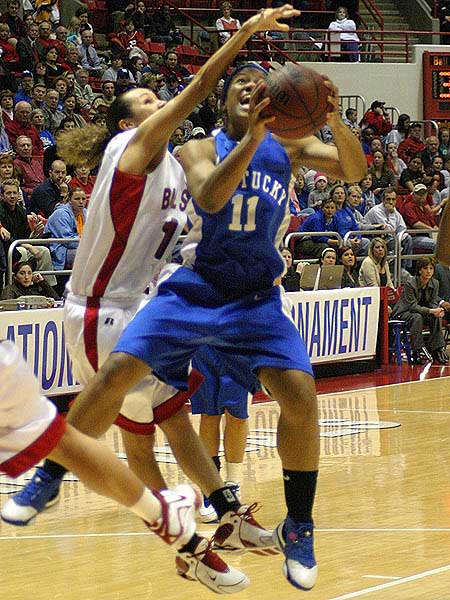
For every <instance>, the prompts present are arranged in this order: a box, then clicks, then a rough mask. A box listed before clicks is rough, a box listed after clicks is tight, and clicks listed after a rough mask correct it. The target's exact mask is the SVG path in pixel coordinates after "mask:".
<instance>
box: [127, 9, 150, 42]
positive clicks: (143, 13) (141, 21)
mask: <svg viewBox="0 0 450 600" xmlns="http://www.w3.org/2000/svg"><path fill="white" fill-rule="evenodd" d="M125 17H126V18H127V19H128V18H131V19H132V21H133V23H134V26H135V28H136V30H137V31H140V32H141V33H143V34H144V38H145V39H147V38H148V39H150V40H152V39H153V38H154V36H155V24H154V22H153V18H152V16H151V15H150V14H149V12H148V11H147V7H146V6H145V3H144V2H138V3H137V4H136V7H134V6H131V7H130V5H129V6H128V8H127V9H125Z"/></svg>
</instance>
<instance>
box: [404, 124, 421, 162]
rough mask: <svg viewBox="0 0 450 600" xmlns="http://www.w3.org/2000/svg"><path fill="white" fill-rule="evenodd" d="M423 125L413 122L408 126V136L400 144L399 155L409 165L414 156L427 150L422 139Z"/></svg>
mask: <svg viewBox="0 0 450 600" xmlns="http://www.w3.org/2000/svg"><path fill="white" fill-rule="evenodd" d="M421 135H422V125H421V124H420V123H411V125H410V126H409V128H408V135H407V137H406V138H405V139H404V140H402V141H401V142H400V144H399V145H398V155H399V157H400V158H401V159H402V160H403V161H404V162H405V163H406V164H407V165H408V164H409V162H410V160H411V159H412V157H413V156H416V155H417V154H419V155H420V153H421V152H423V150H425V144H424V143H423V142H422V139H421Z"/></svg>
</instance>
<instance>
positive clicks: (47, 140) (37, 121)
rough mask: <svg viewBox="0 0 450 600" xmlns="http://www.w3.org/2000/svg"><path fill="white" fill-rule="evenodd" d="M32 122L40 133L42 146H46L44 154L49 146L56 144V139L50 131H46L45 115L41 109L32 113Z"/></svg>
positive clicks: (36, 109)
mask: <svg viewBox="0 0 450 600" xmlns="http://www.w3.org/2000/svg"><path fill="white" fill-rule="evenodd" d="M31 122H32V123H33V125H34V126H35V127H36V129H37V130H38V132H39V137H40V138H41V141H42V144H43V146H44V152H45V150H46V148H48V147H49V146H53V145H54V144H56V142H55V138H54V137H53V136H52V134H51V132H50V131H49V130H48V129H44V113H43V111H42V110H41V109H40V108H35V109H34V110H32V111H31Z"/></svg>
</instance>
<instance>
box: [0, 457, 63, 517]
mask: <svg viewBox="0 0 450 600" xmlns="http://www.w3.org/2000/svg"><path fill="white" fill-rule="evenodd" d="M61 482H62V479H54V478H53V477H51V476H50V475H49V474H48V473H46V472H45V471H44V470H43V469H40V468H39V469H36V473H35V474H34V475H33V478H32V480H31V481H30V482H29V483H27V485H26V486H25V487H23V488H22V489H21V490H20V492H17V494H14V496H13V497H12V498H10V499H9V500H7V502H6V503H5V504H4V505H3V507H2V510H1V513H0V516H1V518H2V519H3V521H6V523H11V525H28V523H29V522H30V521H31V520H32V519H34V517H35V516H36V515H37V514H38V513H40V512H42V511H43V510H45V509H46V508H49V507H50V506H53V504H56V503H57V502H58V500H59V488H60V487H61Z"/></svg>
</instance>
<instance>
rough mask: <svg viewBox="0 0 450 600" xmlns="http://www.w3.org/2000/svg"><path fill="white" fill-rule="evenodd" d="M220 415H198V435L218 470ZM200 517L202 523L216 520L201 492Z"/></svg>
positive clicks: (212, 508)
mask: <svg viewBox="0 0 450 600" xmlns="http://www.w3.org/2000/svg"><path fill="white" fill-rule="evenodd" d="M221 420H222V416H221V415H208V414H206V413H202V414H201V415H200V426H199V436H200V439H201V440H202V442H203V444H204V445H205V448H206V450H207V452H208V454H209V456H211V458H212V460H213V462H214V465H215V467H216V469H217V470H218V471H219V472H220V466H221V465H220V457H219V448H220V423H221ZM199 514H200V517H201V519H202V521H203V523H212V522H214V521H217V513H216V511H215V509H214V506H213V505H212V504H211V502H210V501H209V498H208V495H207V494H206V493H205V492H203V499H202V505H201V506H200V510H199Z"/></svg>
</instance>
